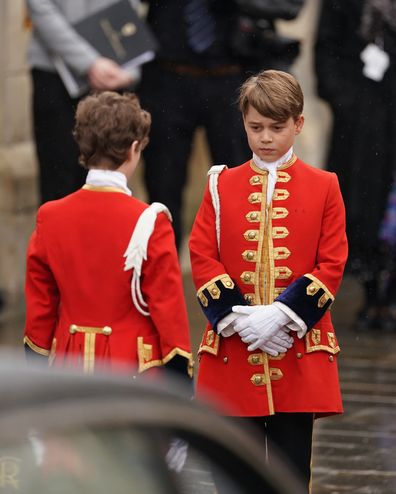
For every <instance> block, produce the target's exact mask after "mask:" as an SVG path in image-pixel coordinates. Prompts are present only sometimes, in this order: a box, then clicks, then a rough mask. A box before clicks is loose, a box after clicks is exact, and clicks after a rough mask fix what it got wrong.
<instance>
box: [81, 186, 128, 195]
mask: <svg viewBox="0 0 396 494" xmlns="http://www.w3.org/2000/svg"><path fill="white" fill-rule="evenodd" d="M82 188H83V189H84V190H93V191H95V192H120V193H121V194H126V195H128V194H127V193H126V192H125V190H122V189H118V188H117V187H111V186H110V185H90V184H85V185H83V186H82Z"/></svg>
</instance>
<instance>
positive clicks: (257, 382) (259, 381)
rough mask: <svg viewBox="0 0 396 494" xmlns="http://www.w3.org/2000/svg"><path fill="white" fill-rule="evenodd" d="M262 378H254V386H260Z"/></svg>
mask: <svg viewBox="0 0 396 494" xmlns="http://www.w3.org/2000/svg"><path fill="white" fill-rule="evenodd" d="M262 381H263V378H262V377H261V376H254V384H261V383H262Z"/></svg>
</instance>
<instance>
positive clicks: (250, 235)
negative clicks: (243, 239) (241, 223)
mask: <svg viewBox="0 0 396 494" xmlns="http://www.w3.org/2000/svg"><path fill="white" fill-rule="evenodd" d="M248 237H249V238H256V232H249V233H248Z"/></svg>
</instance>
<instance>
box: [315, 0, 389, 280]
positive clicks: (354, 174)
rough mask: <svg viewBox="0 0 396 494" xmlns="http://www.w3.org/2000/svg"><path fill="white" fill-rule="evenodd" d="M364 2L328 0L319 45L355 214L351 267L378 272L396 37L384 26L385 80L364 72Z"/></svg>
mask: <svg viewBox="0 0 396 494" xmlns="http://www.w3.org/2000/svg"><path fill="white" fill-rule="evenodd" d="M363 4H364V2H363V1H362V0H323V2H322V10H321V13H320V18H319V25H318V30H317V39H316V44H315V68H316V75H317V91H318V95H319V96H320V97H321V98H323V99H324V100H326V101H327V102H328V103H329V104H330V106H331V109H332V111H333V116H334V123H333V132H332V138H331V142H330V148H329V153H328V163H327V167H328V169H329V170H332V171H335V172H336V173H337V174H338V177H339V180H340V185H341V190H342V193H343V196H344V201H345V205H346V211H347V233H348V238H349V243H350V261H351V262H350V265H351V266H353V265H355V266H357V267H358V269H359V270H360V269H361V268H362V266H363V267H365V268H366V269H368V270H369V271H372V272H375V271H376V270H377V269H378V265H377V263H378V261H379V260H380V259H379V256H378V254H376V253H377V252H378V230H379V225H380V222H381V220H382V218H383V214H384V208H385V204H386V199H387V195H388V192H389V189H390V184H391V182H392V175H393V173H394V171H395V169H396V166H395V165H396V149H395V142H396V139H395V137H396V111H395V105H396V84H395V82H396V81H395V76H396V33H395V32H392V31H391V29H390V28H389V27H387V26H384V32H383V34H384V49H385V51H386V52H387V53H388V55H389V56H390V62H391V63H390V67H389V68H388V70H387V72H386V73H385V76H384V78H383V80H382V81H380V82H375V81H373V80H370V79H368V78H367V77H365V76H364V75H363V73H362V70H363V62H362V61H361V59H360V54H361V52H362V50H363V49H364V48H365V46H366V45H367V43H368V41H367V40H366V39H364V38H363V35H362V34H361V32H360V23H361V16H362V10H363Z"/></svg>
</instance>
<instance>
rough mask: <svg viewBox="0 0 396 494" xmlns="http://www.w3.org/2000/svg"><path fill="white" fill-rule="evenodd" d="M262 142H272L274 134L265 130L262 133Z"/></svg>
mask: <svg viewBox="0 0 396 494" xmlns="http://www.w3.org/2000/svg"><path fill="white" fill-rule="evenodd" d="M261 140H262V142H272V136H271V134H269V133H268V132H263V134H262V135H261Z"/></svg>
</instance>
